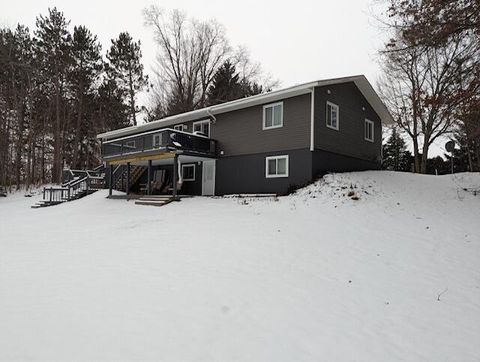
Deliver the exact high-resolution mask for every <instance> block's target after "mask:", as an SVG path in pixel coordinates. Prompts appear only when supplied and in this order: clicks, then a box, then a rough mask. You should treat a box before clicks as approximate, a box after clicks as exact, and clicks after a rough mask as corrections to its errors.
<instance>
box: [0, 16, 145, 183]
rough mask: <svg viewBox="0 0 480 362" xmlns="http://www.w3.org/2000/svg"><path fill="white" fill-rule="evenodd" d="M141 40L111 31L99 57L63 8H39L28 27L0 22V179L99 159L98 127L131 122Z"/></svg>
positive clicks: (52, 174) (32, 178) (46, 174)
mask: <svg viewBox="0 0 480 362" xmlns="http://www.w3.org/2000/svg"><path fill="white" fill-rule="evenodd" d="M140 60H141V51H140V42H135V41H134V40H133V39H132V37H131V36H130V35H129V34H128V33H121V34H120V35H119V36H118V38H117V39H113V40H112V43H111V47H110V49H108V50H107V52H106V58H105V57H104V56H103V55H102V49H101V46H100V44H99V42H98V40H97V37H96V35H94V34H92V32H91V31H90V30H89V29H87V28H86V27H85V26H81V25H80V26H74V28H73V32H71V31H70V30H69V21H67V20H66V19H65V17H64V15H63V13H62V12H60V11H58V10H57V9H56V8H53V9H49V11H48V15H46V16H42V15H41V16H39V17H38V18H37V20H36V27H35V29H34V30H33V33H32V32H30V30H29V29H28V28H27V27H25V26H23V25H18V26H17V27H16V28H15V29H8V28H4V29H0V69H1V72H0V158H1V159H0V177H1V179H0V183H1V184H3V185H12V184H15V185H16V186H17V187H20V185H22V184H24V185H27V187H28V186H29V185H31V184H38V183H46V182H59V181H60V179H61V174H62V168H63V167H64V166H68V167H72V168H91V167H95V166H97V165H98V164H99V143H98V142H97V140H96V135H97V134H98V133H100V132H103V131H107V130H111V129H116V128H119V127H124V126H128V125H129V124H136V113H137V112H138V111H139V109H138V106H137V105H136V100H135V96H136V93H137V92H138V91H139V90H141V89H142V88H144V87H145V86H146V85H147V77H146V76H145V75H144V74H143V66H142V64H141V61H140Z"/></svg>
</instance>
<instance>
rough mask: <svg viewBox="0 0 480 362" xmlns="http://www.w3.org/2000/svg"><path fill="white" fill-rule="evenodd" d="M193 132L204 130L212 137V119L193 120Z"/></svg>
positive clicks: (204, 132)
mask: <svg viewBox="0 0 480 362" xmlns="http://www.w3.org/2000/svg"><path fill="white" fill-rule="evenodd" d="M193 132H202V133H203V134H206V135H207V136H208V137H210V120H209V119H207V120H204V121H198V122H193Z"/></svg>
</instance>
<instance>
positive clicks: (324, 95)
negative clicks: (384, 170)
mask: <svg viewBox="0 0 480 362" xmlns="http://www.w3.org/2000/svg"><path fill="white" fill-rule="evenodd" d="M328 91H330V94H328ZM327 101H330V102H332V103H335V104H336V105H338V106H339V120H340V123H339V126H340V127H339V130H338V131H336V130H333V129H331V128H328V127H327V126H326V112H327V111H326V104H327ZM362 107H364V108H365V111H363V110H362ZM314 115H315V127H314V129H315V131H314V134H315V139H314V144H315V149H320V150H324V151H329V152H334V153H339V154H341V155H345V156H351V157H356V158H359V159H363V160H368V161H373V162H379V161H380V156H381V147H382V125H381V120H380V118H379V117H378V115H377V114H376V113H375V111H374V110H373V108H372V107H371V106H370V104H369V103H368V102H367V100H366V99H365V97H364V96H363V95H362V93H361V92H360V91H359V90H358V88H357V87H356V86H355V84H354V83H353V82H351V83H344V84H335V85H330V86H325V87H316V88H315V112H314ZM365 118H368V119H369V120H371V121H372V122H374V124H375V126H374V128H375V130H374V136H375V137H374V139H375V142H373V143H372V142H369V141H366V140H365V139H364V126H365Z"/></svg>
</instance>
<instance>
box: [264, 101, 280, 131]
mask: <svg viewBox="0 0 480 362" xmlns="http://www.w3.org/2000/svg"><path fill="white" fill-rule="evenodd" d="M279 127H283V102H278V103H272V104H267V105H265V106H263V127H262V128H263V129H271V128H279Z"/></svg>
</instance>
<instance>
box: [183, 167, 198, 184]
mask: <svg viewBox="0 0 480 362" xmlns="http://www.w3.org/2000/svg"><path fill="white" fill-rule="evenodd" d="M182 179H183V181H195V165H182Z"/></svg>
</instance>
